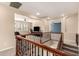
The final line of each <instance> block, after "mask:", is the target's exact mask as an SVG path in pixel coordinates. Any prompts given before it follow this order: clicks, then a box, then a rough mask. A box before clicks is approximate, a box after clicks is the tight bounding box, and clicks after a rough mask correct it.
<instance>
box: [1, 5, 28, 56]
mask: <svg viewBox="0 0 79 59" xmlns="http://www.w3.org/2000/svg"><path fill="white" fill-rule="evenodd" d="M15 13H18V14H22V15H27V13H25V12H23V11H19V10H18V9H15V8H11V7H8V6H4V5H0V55H15V53H16V50H15V49H16V48H15V47H16V40H15V37H14V14H15ZM5 51H6V52H5Z"/></svg>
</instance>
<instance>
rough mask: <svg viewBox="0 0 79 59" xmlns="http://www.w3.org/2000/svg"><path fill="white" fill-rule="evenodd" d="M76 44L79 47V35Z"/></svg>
mask: <svg viewBox="0 0 79 59" xmlns="http://www.w3.org/2000/svg"><path fill="white" fill-rule="evenodd" d="M76 44H77V46H78V45H79V34H76Z"/></svg>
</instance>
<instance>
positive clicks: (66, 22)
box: [61, 14, 78, 33]
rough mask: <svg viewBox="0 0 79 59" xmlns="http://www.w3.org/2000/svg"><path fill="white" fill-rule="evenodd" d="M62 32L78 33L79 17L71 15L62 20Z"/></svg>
mask: <svg viewBox="0 0 79 59" xmlns="http://www.w3.org/2000/svg"><path fill="white" fill-rule="evenodd" d="M61 22H62V32H66V33H77V32H78V15H77V14H74V15H70V16H68V17H64V18H62V19H61Z"/></svg>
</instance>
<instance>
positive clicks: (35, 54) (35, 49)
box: [35, 45, 36, 56]
mask: <svg viewBox="0 0 79 59" xmlns="http://www.w3.org/2000/svg"><path fill="white" fill-rule="evenodd" d="M35 56H36V45H35Z"/></svg>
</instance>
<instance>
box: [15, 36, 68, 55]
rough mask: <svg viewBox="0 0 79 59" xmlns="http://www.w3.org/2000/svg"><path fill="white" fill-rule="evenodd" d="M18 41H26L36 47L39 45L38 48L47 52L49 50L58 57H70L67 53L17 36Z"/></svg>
mask: <svg viewBox="0 0 79 59" xmlns="http://www.w3.org/2000/svg"><path fill="white" fill-rule="evenodd" d="M16 39H20V40H26V41H28V42H30V43H32V44H34V45H37V46H38V47H41V48H43V49H45V50H48V51H49V52H51V53H57V54H58V55H61V56H68V54H67V53H65V52H63V51H60V50H57V49H54V48H51V47H48V46H46V45H43V44H39V43H36V42H34V41H31V40H28V39H26V38H24V37H21V36H20V35H17V36H16Z"/></svg>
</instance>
